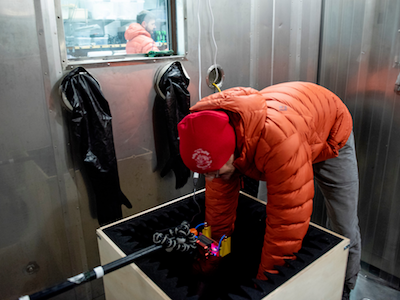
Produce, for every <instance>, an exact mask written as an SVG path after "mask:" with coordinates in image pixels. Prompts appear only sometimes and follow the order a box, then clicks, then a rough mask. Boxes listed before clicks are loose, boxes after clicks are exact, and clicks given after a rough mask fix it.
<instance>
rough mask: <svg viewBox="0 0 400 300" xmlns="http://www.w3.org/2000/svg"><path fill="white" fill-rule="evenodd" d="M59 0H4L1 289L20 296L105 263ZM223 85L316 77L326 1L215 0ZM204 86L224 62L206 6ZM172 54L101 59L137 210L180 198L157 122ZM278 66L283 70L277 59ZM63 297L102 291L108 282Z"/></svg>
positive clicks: (193, 14) (192, 46)
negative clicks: (76, 135)
mask: <svg viewBox="0 0 400 300" xmlns="http://www.w3.org/2000/svg"><path fill="white" fill-rule="evenodd" d="M55 3H56V4H57V3H58V2H57V1H56V2H54V1H52V0H35V1H29V0H22V1H11V0H1V6H0V25H1V28H2V30H1V32H0V40H1V41H2V43H1V46H0V47H1V57H0V74H1V75H0V78H1V80H0V97H1V101H0V106H1V109H0V122H1V123H0V124H1V126H0V141H1V142H0V178H1V180H0V195H1V198H0V222H1V226H0V241H1V242H0V267H1V272H0V295H1V298H2V299H15V298H16V297H18V296H20V295H23V294H29V293H32V292H34V291H37V290H40V289H43V288H46V287H49V286H51V285H54V284H56V283H59V282H60V281H63V280H65V278H67V277H69V276H72V275H76V274H78V273H80V272H82V271H85V270H87V269H89V268H93V267H95V266H97V265H99V256H98V249H97V241H96V236H95V229H96V228H97V227H98V223H97V220H96V219H93V217H92V213H91V211H92V208H91V204H90V197H89V196H88V191H87V189H86V186H85V183H84V181H83V179H82V175H81V172H80V169H81V165H80V163H79V162H78V161H76V159H75V157H76V156H75V151H74V145H71V144H70V139H69V130H68V124H67V122H66V112H65V111H64V110H63V109H62V108H61V105H60V96H59V94H58V85H59V81H60V79H61V78H62V76H63V75H64V73H65V71H64V70H63V69H62V68H61V58H60V54H59V46H58V37H57V35H58V33H57V29H56V15H55V10H56V7H55ZM186 3H187V22H188V23H187V27H188V34H187V37H188V49H187V50H188V55H187V58H186V60H184V61H183V64H184V66H185V68H186V69H187V71H188V73H189V75H190V77H191V84H190V86H189V91H190V93H191V97H192V100H191V101H192V103H195V102H196V101H198V82H199V77H198V76H199V75H198V74H199V69H198V57H197V55H198V50H197V49H198V44H197V38H198V36H197V32H198V27H197V26H198V24H197V8H198V5H197V4H198V2H197V1H194V0H188V1H186ZM211 7H212V10H213V12H214V17H215V37H216V42H217V44H218V57H217V63H218V64H220V65H221V66H222V67H223V69H224V71H225V75H226V77H225V84H224V86H223V89H227V88H230V87H235V86H252V87H254V88H257V89H261V88H264V87H266V86H268V85H270V84H272V83H278V82H282V81H287V80H307V81H314V82H315V81H316V78H317V68H316V66H317V57H318V41H319V28H320V9H321V1H315V0H308V1H304V0H303V1H302V0H296V1H290V0H285V1H281V0H280V1H276V0H268V1H265V0H252V1H240V0H218V1H212V2H211ZM200 19H201V24H202V37H201V53H202V66H201V71H202V78H203V84H202V87H201V90H202V95H203V96H206V95H208V94H210V93H213V92H214V91H213V90H211V89H209V88H208V87H207V86H206V85H205V80H204V78H205V75H206V74H205V73H206V71H207V69H208V68H209V66H211V65H212V64H213V56H214V47H213V42H212V41H211V39H210V30H211V17H210V14H209V11H208V8H207V2H206V1H202V2H201V6H200ZM160 65H162V64H161V63H160V62H156V63H154V62H149V63H135V64H130V65H122V64H111V65H110V66H107V67H97V68H96V67H94V68H89V69H88V70H89V72H91V73H92V74H93V75H94V76H95V77H96V78H97V79H98V80H99V81H100V83H101V85H102V89H103V92H104V94H105V96H106V98H107V100H108V101H109V104H110V107H111V113H112V115H113V130H114V139H115V148H116V154H117V158H118V167H119V173H120V180H121V187H122V190H123V192H124V193H125V194H126V195H127V197H128V198H129V199H130V200H131V202H132V204H133V206H134V208H133V209H131V210H127V209H124V211H123V213H124V216H128V215H131V214H133V213H135V212H138V211H142V210H145V209H147V208H149V207H152V206H155V205H157V204H160V203H163V202H165V201H168V200H170V199H173V198H176V197H178V196H180V195H182V194H187V193H189V192H190V191H191V184H190V183H189V184H188V185H186V186H185V187H184V188H182V189H180V190H175V189H173V188H171V187H173V186H174V184H175V179H174V176H173V175H172V173H171V174H170V175H168V176H167V177H166V178H160V176H159V173H158V172H156V171H155V168H156V163H157V162H156V158H155V146H154V139H153V128H152V109H153V104H154V98H155V92H154V90H153V87H152V82H153V76H154V74H155V72H156V70H157V68H158V67H159V66H160ZM271 68H272V69H271ZM56 298H57V299H69V300H70V299H102V298H103V290H102V283H101V280H96V281H93V282H92V283H90V284H86V285H84V286H82V287H79V288H77V289H75V290H74V291H70V292H68V293H65V294H63V295H61V296H58V297H56Z"/></svg>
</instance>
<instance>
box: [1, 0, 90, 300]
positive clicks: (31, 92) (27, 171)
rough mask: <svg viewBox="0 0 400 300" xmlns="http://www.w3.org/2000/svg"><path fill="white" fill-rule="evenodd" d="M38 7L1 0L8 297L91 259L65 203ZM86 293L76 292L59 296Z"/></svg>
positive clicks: (3, 226) (3, 244)
mask: <svg viewBox="0 0 400 300" xmlns="http://www.w3.org/2000/svg"><path fill="white" fill-rule="evenodd" d="M37 4H39V2H32V1H22V2H21V1H20V2H15V1H4V0H3V1H2V3H1V8H0V24H1V26H2V28H3V29H2V31H1V33H0V37H1V38H0V39H1V40H2V45H1V49H2V51H1V53H2V54H1V58H0V66H1V68H0V73H1V75H0V77H1V81H0V98H1V102H0V106H1V109H0V119H1V126H0V140H1V142H0V144H1V146H0V161H1V162H0V177H1V182H0V193H1V198H0V199H1V200H0V220H1V221H0V222H1V228H0V240H1V242H0V265H1V269H2V272H1V275H0V294H1V297H2V299H15V297H17V296H19V295H21V293H27V292H33V291H35V290H37V289H38V288H44V287H46V286H48V285H49V284H55V283H57V282H59V281H60V280H63V279H64V278H65V275H66V274H70V273H73V272H77V271H78V270H79V269H81V268H82V266H84V265H85V260H86V258H85V256H82V253H79V252H80V250H81V249H82V248H81V247H80V245H81V244H80V242H79V239H80V238H82V236H81V235H79V232H81V228H78V231H79V232H78V231H77V230H76V229H75V228H74V226H71V227H68V224H69V223H68V222H67V219H66V216H68V215H69V211H68V209H67V208H66V207H65V206H64V205H63V204H62V203H63V200H62V197H63V196H62V195H61V190H60V188H59V183H60V180H59V177H58V166H57V163H56V153H58V150H57V149H56V148H57V143H55V141H54V140H53V136H52V132H51V129H50V122H49V115H50V112H51V108H50V106H49V105H48V102H47V101H46V94H47V92H46V84H44V80H43V79H44V76H46V75H49V73H48V71H44V70H43V66H42V64H41V51H40V45H39V43H38V31H37V26H36V25H37V24H36V18H35V16H36V10H37V8H38V7H37ZM40 34H41V35H43V31H41V32H40ZM60 150H61V152H62V151H63V149H60ZM66 228H68V230H66ZM73 249H76V250H77V251H74V250H73ZM83 252H84V251H83ZM76 260H79V268H77V267H76V264H75V261H76ZM85 293H86V292H85V289H83V290H82V289H77V290H76V291H73V292H69V293H66V294H65V295H63V296H62V297H60V299H71V298H74V297H75V295H76V296H77V297H78V296H79V295H83V294H85Z"/></svg>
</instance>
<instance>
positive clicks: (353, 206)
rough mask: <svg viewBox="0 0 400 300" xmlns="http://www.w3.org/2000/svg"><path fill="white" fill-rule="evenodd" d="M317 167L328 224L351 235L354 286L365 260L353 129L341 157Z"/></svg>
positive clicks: (348, 273)
mask: <svg viewBox="0 0 400 300" xmlns="http://www.w3.org/2000/svg"><path fill="white" fill-rule="evenodd" d="M313 168H314V177H315V181H316V182H317V184H318V186H319V188H320V190H321V192H322V194H323V195H324V198H325V204H326V210H327V216H328V220H327V228H328V229H330V230H332V231H334V232H337V233H339V234H341V235H343V236H345V237H347V238H349V239H350V251H349V258H348V262H347V269H346V280H345V285H347V286H348V287H349V288H350V289H353V288H354V286H355V284H356V280H357V274H358V272H359V270H360V260H361V236H360V228H359V226H358V217H357V204H358V192H359V180H358V167H357V158H356V151H355V144H354V135H353V132H352V133H351V135H350V137H349V139H348V140H347V143H346V145H345V146H344V147H343V148H342V149H340V150H339V156H338V157H335V158H332V159H328V160H326V161H323V162H319V163H317V164H314V165H313Z"/></svg>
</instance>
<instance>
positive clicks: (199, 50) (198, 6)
mask: <svg viewBox="0 0 400 300" xmlns="http://www.w3.org/2000/svg"><path fill="white" fill-rule="evenodd" d="M198 1H199V4H198V5H197V25H198V27H199V37H198V41H197V48H198V53H199V101H200V100H201V47H200V38H201V28H200V2H201V0H198Z"/></svg>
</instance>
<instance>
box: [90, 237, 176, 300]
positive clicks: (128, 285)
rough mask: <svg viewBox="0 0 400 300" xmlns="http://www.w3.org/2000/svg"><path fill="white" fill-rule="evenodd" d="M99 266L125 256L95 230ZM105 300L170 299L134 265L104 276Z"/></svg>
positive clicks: (108, 239) (109, 240)
mask: <svg viewBox="0 0 400 300" xmlns="http://www.w3.org/2000/svg"><path fill="white" fill-rule="evenodd" d="M97 236H98V239H97V241H98V245H99V252H100V260H101V264H102V265H105V264H107V263H110V262H112V261H115V260H117V259H120V258H122V257H125V256H126V255H125V254H124V253H123V252H122V251H121V250H120V249H119V248H118V247H117V246H116V245H115V244H114V243H113V242H112V241H111V239H110V238H108V236H107V235H106V234H105V233H104V232H102V231H101V230H97ZM103 281H104V291H105V294H106V299H107V300H132V299H135V300H149V299H152V300H170V298H169V297H168V296H167V295H166V294H165V293H164V292H163V291H162V290H161V289H160V288H159V287H158V286H157V285H156V284H155V283H154V282H153V281H152V280H151V279H150V278H149V277H148V276H147V275H146V274H145V273H143V271H142V270H140V269H139V268H138V267H137V266H136V265H135V264H134V263H132V264H130V265H128V266H125V267H123V268H121V269H118V270H116V271H114V272H112V273H109V274H107V275H105V276H104V279H103Z"/></svg>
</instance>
